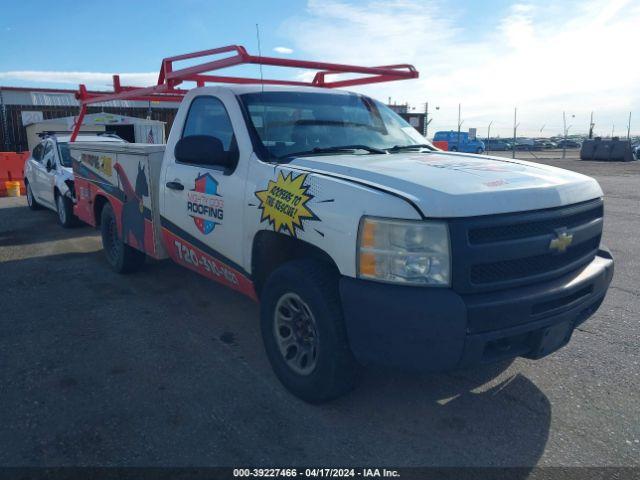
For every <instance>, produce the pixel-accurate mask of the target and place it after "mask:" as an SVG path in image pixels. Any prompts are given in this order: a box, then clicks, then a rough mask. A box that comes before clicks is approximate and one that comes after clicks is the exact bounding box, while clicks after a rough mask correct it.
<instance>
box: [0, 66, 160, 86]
mask: <svg viewBox="0 0 640 480" xmlns="http://www.w3.org/2000/svg"><path fill="white" fill-rule="evenodd" d="M0 80H16V81H19V82H34V83H59V84H69V85H74V86H75V87H77V86H78V85H79V84H81V83H83V84H85V85H86V86H87V87H91V88H112V87H113V73H102V72H57V71H41V70H21V71H9V72H0ZM157 80H158V74H157V73H152V72H149V73H121V74H120V81H121V83H122V84H123V85H134V86H144V87H146V86H149V85H153V84H155V83H156V82H157Z"/></svg>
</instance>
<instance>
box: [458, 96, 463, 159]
mask: <svg viewBox="0 0 640 480" xmlns="http://www.w3.org/2000/svg"><path fill="white" fill-rule="evenodd" d="M461 109H462V106H461V104H460V103H459V104H458V145H457V149H458V151H460V127H462V122H461V121H460V112H461Z"/></svg>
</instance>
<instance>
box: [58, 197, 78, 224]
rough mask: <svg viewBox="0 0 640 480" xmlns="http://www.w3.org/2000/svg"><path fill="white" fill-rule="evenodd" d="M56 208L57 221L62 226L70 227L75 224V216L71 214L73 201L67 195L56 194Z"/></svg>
mask: <svg viewBox="0 0 640 480" xmlns="http://www.w3.org/2000/svg"><path fill="white" fill-rule="evenodd" d="M56 210H57V212H58V223H60V225H62V226H63V227H64V228H71V227H73V226H74V225H75V224H76V217H75V215H74V214H73V202H72V201H71V199H70V198H69V197H66V196H64V195H56Z"/></svg>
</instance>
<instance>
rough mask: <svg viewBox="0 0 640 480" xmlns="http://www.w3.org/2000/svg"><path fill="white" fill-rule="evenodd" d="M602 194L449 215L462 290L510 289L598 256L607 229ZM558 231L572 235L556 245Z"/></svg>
mask: <svg viewBox="0 0 640 480" xmlns="http://www.w3.org/2000/svg"><path fill="white" fill-rule="evenodd" d="M603 210H604V209H603V204H602V200H601V199H596V200H591V201H588V202H583V203H578V204H574V205H569V206H566V207H559V208H551V209H546V210H535V211H530V212H519V213H509V214H501V215H488V216H482V217H471V218H458V219H451V220H450V233H451V248H452V253H453V261H452V270H453V282H452V285H453V287H454V289H456V290H457V291H458V292H460V293H476V292H486V291H496V290H505V289H509V288H513V287H519V286H524V285H529V284H532V283H536V282H541V281H545V280H549V279H552V278H556V277H559V276H561V275H564V274H566V273H568V272H569V271H571V270H575V269H577V268H579V267H580V266H582V265H584V264H587V263H588V262H590V261H591V260H593V258H594V257H595V255H596V253H597V251H598V248H599V245H600V237H601V235H602V218H603ZM559 232H566V233H567V234H570V235H573V243H572V244H571V245H569V247H568V248H567V250H566V251H565V252H562V253H558V252H555V251H551V250H550V248H549V245H550V242H551V241H552V240H553V239H554V238H557V236H558V234H559Z"/></svg>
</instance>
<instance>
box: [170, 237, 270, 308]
mask: <svg viewBox="0 0 640 480" xmlns="http://www.w3.org/2000/svg"><path fill="white" fill-rule="evenodd" d="M162 236H163V239H164V244H165V247H166V248H167V252H168V253H169V256H170V257H171V258H172V259H173V261H174V262H176V263H178V264H180V265H183V266H185V267H187V268H189V269H191V270H193V271H195V272H198V273H199V274H200V275H203V276H205V277H207V278H210V279H212V280H215V281H216V282H219V283H222V284H223V285H226V286H227V287H229V288H232V289H234V290H237V291H239V292H241V293H244V294H245V295H247V296H248V297H249V298H251V299H253V300H256V301H257V300H258V296H257V295H256V291H255V288H254V287H253V282H252V281H251V280H250V279H249V278H247V277H246V276H245V275H244V274H242V273H240V272H239V271H237V270H236V269H234V268H232V267H230V266H228V265H227V264H225V263H223V262H221V261H220V260H218V259H217V258H214V257H212V256H211V255H208V254H206V253H204V252H203V251H202V250H200V249H199V248H198V247H196V246H194V245H193V244H191V243H189V242H188V241H186V240H184V239H183V238H181V237H178V236H177V235H175V234H174V233H172V232H170V231H169V230H168V229H167V228H165V227H163V228H162Z"/></svg>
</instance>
